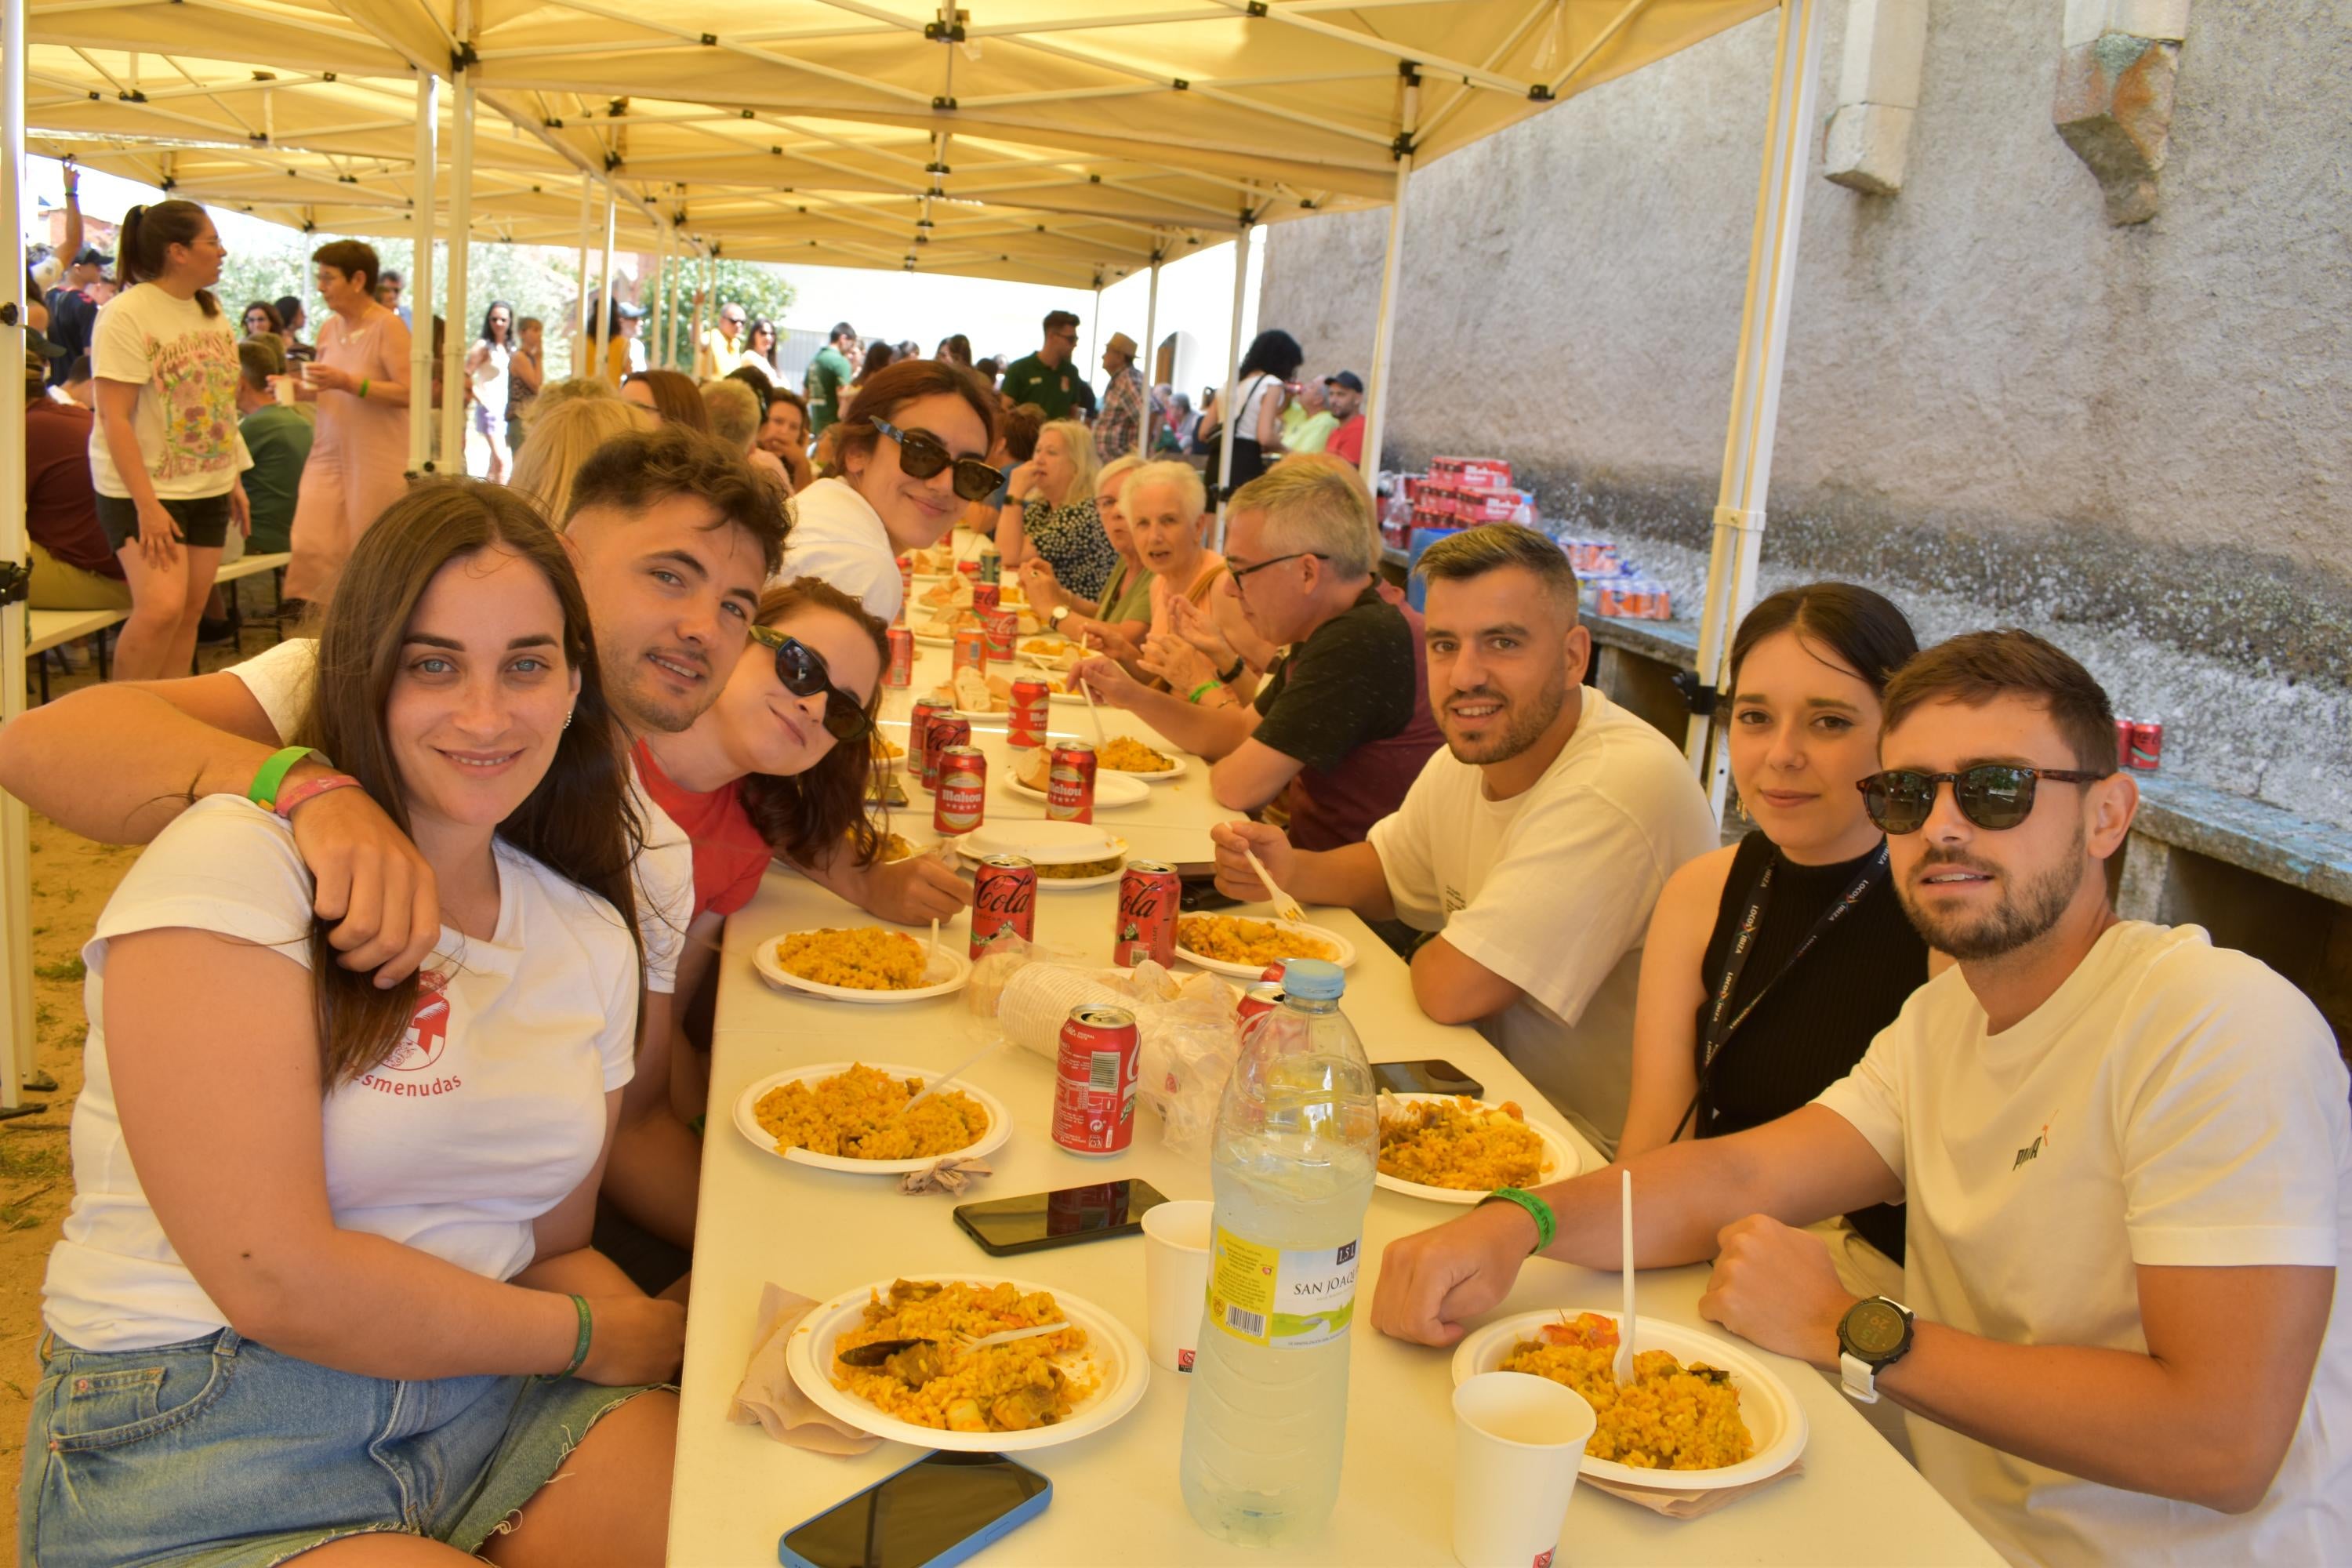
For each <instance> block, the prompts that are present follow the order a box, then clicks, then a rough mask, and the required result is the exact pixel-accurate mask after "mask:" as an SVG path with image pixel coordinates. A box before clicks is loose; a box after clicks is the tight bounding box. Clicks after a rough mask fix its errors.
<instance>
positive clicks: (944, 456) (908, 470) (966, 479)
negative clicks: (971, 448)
mask: <svg viewBox="0 0 2352 1568" xmlns="http://www.w3.org/2000/svg"><path fill="white" fill-rule="evenodd" d="M874 428H876V429H877V430H879V431H881V432H882V434H884V435H885V436H887V437H890V439H892V440H893V441H896V442H898V468H899V471H900V472H901V473H904V474H905V475H906V476H907V477H908V479H929V478H930V477H931V476H932V475H934V474H936V473H938V472H939V471H940V469H941V468H946V467H947V466H948V465H949V464H950V463H953V464H954V465H955V479H954V480H953V481H952V482H953V484H954V486H955V493H956V494H958V495H960V496H961V497H962V498H963V499H964V500H987V499H988V498H989V497H991V496H992V495H994V494H995V493H996V487H997V486H999V485H1001V484H1003V482H1004V476H1003V473H1001V472H999V471H998V470H997V469H996V468H993V467H992V466H991V465H989V464H987V463H983V462H982V461H981V460H980V459H979V458H959V457H957V456H956V455H955V454H954V453H952V452H950V451H949V450H948V449H947V447H945V446H943V445H942V444H941V443H940V438H939V437H937V436H934V435H932V434H931V433H930V432H929V431H928V430H901V429H899V428H898V426H896V425H893V424H891V423H890V422H889V421H888V420H887V419H877V420H876V421H874Z"/></svg>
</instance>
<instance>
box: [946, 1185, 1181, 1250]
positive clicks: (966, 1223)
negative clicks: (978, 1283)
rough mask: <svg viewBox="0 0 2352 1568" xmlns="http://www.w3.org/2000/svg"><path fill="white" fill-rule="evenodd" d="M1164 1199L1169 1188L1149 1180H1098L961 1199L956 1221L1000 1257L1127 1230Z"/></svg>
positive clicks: (1137, 1225)
mask: <svg viewBox="0 0 2352 1568" xmlns="http://www.w3.org/2000/svg"><path fill="white" fill-rule="evenodd" d="M1167 1201H1168V1198H1167V1194H1164V1193H1162V1192H1161V1191H1160V1189H1159V1188H1158V1187H1155V1186H1153V1185H1152V1184H1150V1182H1145V1181H1139V1180H1134V1179H1129V1180H1125V1181H1118V1182H1097V1183H1096V1184H1094V1185H1092V1186H1088V1187H1064V1188H1062V1189H1060V1190H1059V1191H1057V1192H1051V1193H1029V1194H1025V1195H1024V1196H1021V1197H1017V1198H991V1199H990V1200H989V1201H988V1202H986V1203H984V1204H964V1205H960V1206H959V1207H958V1208H957V1209H956V1211H955V1222H956V1224H958V1225H960V1226H963V1228H964V1234H966V1235H967V1236H969V1237H971V1238H972V1239H973V1240H974V1241H976V1242H978V1243H980V1247H981V1250H982V1251H983V1252H985V1253H988V1254H989V1255H990V1256H992V1257H995V1258H1003V1257H1007V1256H1009V1255H1011V1254H1013V1253H1015V1252H1035V1251H1038V1250H1040V1249H1041V1248H1044V1247H1070V1246H1075V1245H1076V1243H1078V1242H1081V1241H1099V1240H1101V1239H1102V1238H1103V1237H1107V1236H1131V1235H1133V1234H1134V1233H1135V1232H1137V1231H1139V1230H1141V1229H1142V1228H1143V1216H1144V1215H1145V1214H1146V1213H1147V1212H1149V1211H1150V1210H1152V1209H1156V1208H1158V1207H1159V1206H1160V1205H1161V1204H1164V1203H1166V1202H1167Z"/></svg>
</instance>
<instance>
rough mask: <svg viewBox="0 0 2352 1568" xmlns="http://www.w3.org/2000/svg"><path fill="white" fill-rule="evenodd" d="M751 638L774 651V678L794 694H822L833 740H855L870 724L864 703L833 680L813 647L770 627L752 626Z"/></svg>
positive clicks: (826, 723) (826, 720)
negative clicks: (836, 684)
mask: <svg viewBox="0 0 2352 1568" xmlns="http://www.w3.org/2000/svg"><path fill="white" fill-rule="evenodd" d="M751 640H752V641H754V642H756V643H758V644H760V645H761V647H771V648H773V649H775V650H776V679H778V680H781V681H782V682H783V684H784V689H785V690H787V691H789V692H791V693H792V694H793V696H795V697H814V696H815V695H816V694H817V693H818V692H820V691H822V692H823V693H824V732H825V733H826V734H828V735H831V736H832V737H833V738H834V739H835V740H836V741H855V740H856V739H857V738H858V737H859V736H860V735H863V734H865V733H866V731H867V730H868V729H870V728H872V727H873V721H872V720H870V719H868V718H867V717H866V705H865V704H864V703H862V702H859V701H857V700H855V699H853V698H852V697H851V696H850V695H849V694H848V693H847V692H845V691H844V690H842V689H841V688H839V687H838V686H835V684H834V683H833V677H832V675H831V674H830V673H829V672H828V671H827V670H826V669H825V668H824V659H823V658H820V657H818V655H817V652H816V650H815V649H814V648H813V647H809V646H808V645H807V644H806V643H804V642H803V641H801V639H800V638H798V637H792V636H789V635H787V634H785V633H783V632H780V631H778V630H777V629H776V628H775V627H773V626H753V627H752V628H751Z"/></svg>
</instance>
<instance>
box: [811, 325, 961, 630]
mask: <svg viewBox="0 0 2352 1568" xmlns="http://www.w3.org/2000/svg"><path fill="white" fill-rule="evenodd" d="M825 435H826V437H828V439H829V441H830V443H831V453H832V467H831V468H830V470H829V471H828V473H827V475H826V477H825V478H824V479H819V480H817V481H816V482H815V483H814V484H812V485H810V486H808V487H807V488H806V489H803V490H801V491H800V492H799V493H798V494H796V495H794V496H793V500H792V516H793V521H792V528H791V531H789V532H788V533H787V534H786V535H785V537H784V564H783V568H782V571H780V572H779V573H778V574H776V576H775V578H774V579H773V580H774V581H776V582H780V583H789V582H791V581H793V579H794V578H798V577H822V578H824V580H825V581H826V582H828V583H830V584H833V585H834V586H835V587H836V588H839V589H841V590H842V591H843V592H844V593H846V594H850V595H854V596H856V598H857V599H858V600H859V601H860V602H862V603H863V604H864V605H865V606H866V610H867V612H868V613H869V614H871V615H873V616H876V617H877V618H878V619H879V620H881V621H882V622H883V623H884V624H885V625H887V624H888V623H889V622H891V621H892V620H895V619H896V618H897V617H898V612H899V610H900V608H901V607H902V602H903V599H904V588H903V586H902V584H900V583H899V581H898V557H899V556H901V555H903V554H905V553H906V552H908V551H910V550H927V549H929V547H930V546H932V545H934V544H936V543H938V542H940V539H941V538H942V537H944V536H945V535H946V533H947V531H948V530H949V529H950V528H952V527H953V526H954V525H955V520H956V519H957V517H958V516H960V515H961V513H962V511H963V509H964V503H965V502H967V501H975V500H984V499H985V498H986V497H988V496H989V495H991V494H992V493H994V491H995V489H996V487H997V485H998V484H999V483H1000V482H1001V481H1002V479H1003V475H1002V474H1000V473H998V472H997V471H996V470H995V469H994V468H991V467H989V465H988V462H987V454H988V449H989V445H990V443H992V441H994V440H995V438H996V399H995V398H994V397H992V395H990V394H989V393H988V391H987V390H986V389H985V388H983V387H982V385H981V384H980V383H979V382H978V381H977V380H976V379H974V378H973V376H972V375H971V374H970V373H969V372H967V371H964V370H961V369H960V368H958V367H957V366H955V365H951V364H941V363H940V362H939V361H937V360H929V359H911V360H903V361H901V362H899V363H897V364H894V365H892V366H890V367H889V368H888V369H887V370H884V371H881V372H880V373H878V374H876V375H875V376H874V377H873V379H872V380H870V381H868V382H866V384H864V385H863V386H861V387H860V388H859V389H858V393H857V396H856V401H854V402H852V403H851V404H850V405H849V413H848V414H847V416H845V417H844V418H843V419H842V421H841V422H840V423H839V424H838V425H835V426H833V427H832V428H831V429H829V430H827V431H826V432H825Z"/></svg>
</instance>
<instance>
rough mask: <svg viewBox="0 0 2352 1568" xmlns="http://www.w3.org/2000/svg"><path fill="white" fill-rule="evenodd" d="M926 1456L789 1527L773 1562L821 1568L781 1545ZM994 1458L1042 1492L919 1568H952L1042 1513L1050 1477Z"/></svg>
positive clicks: (1051, 1492) (1051, 1486)
mask: <svg viewBox="0 0 2352 1568" xmlns="http://www.w3.org/2000/svg"><path fill="white" fill-rule="evenodd" d="M930 1457H931V1456H930V1455H929V1454H925V1455H923V1456H922V1457H921V1458H918V1459H916V1460H915V1461H914V1464H908V1465H901V1466H900V1467H899V1468H897V1469H895V1470H893V1471H891V1472H890V1473H889V1474H888V1475H887V1476H885V1477H883V1478H882V1479H880V1480H878V1481H876V1482H875V1483H874V1484H873V1485H872V1486H870V1487H867V1488H866V1489H865V1491H856V1492H852V1493H851V1494H850V1495H849V1496H847V1497H845V1498H844V1499H842V1500H841V1502H837V1503H835V1504H834V1505H833V1507H832V1508H825V1509H820V1510H817V1511H816V1512H814V1513H813V1514H811V1515H809V1516H808V1518H807V1519H804V1520H802V1521H800V1523H799V1524H795V1525H793V1527H792V1530H787V1531H784V1532H783V1534H782V1535H780V1536H778V1537H776V1561H777V1562H779V1563H782V1564H783V1568H823V1565H822V1564H819V1563H812V1562H810V1561H809V1560H808V1559H807V1558H805V1557H803V1556H802V1555H801V1554H800V1553H799V1552H795V1551H793V1549H792V1548H791V1547H789V1546H787V1545H785V1544H784V1542H787V1541H789V1540H790V1539H791V1538H792V1533H793V1530H798V1529H800V1528H801V1527H802V1526H803V1525H806V1524H808V1523H810V1522H812V1521H815V1520H820V1519H823V1518H824V1516H825V1515H826V1514H828V1513H831V1512H832V1511H833V1510H834V1509H836V1508H839V1507H841V1506H842V1505H843V1504H844V1503H849V1502H854V1501H856V1500H857V1499H859V1498H862V1497H864V1496H865V1495H866V1492H872V1491H879V1490H880V1489H882V1488H884V1487H887V1486H888V1485H889V1484H890V1483H891V1482H892V1481H894V1480H897V1479H898V1478H899V1477H900V1476H903V1475H905V1474H906V1473H907V1472H908V1470H911V1469H913V1468H915V1465H919V1464H921V1463H923V1462H924V1460H926V1459H929V1458H930ZM997 1457H998V1458H1003V1459H1004V1462H1005V1463H1006V1464H1008V1465H1012V1466H1013V1467H1014V1468H1018V1469H1023V1470H1028V1471H1029V1473H1030V1474H1031V1475H1033V1476H1037V1479H1039V1480H1041V1481H1044V1482H1045V1489H1044V1490H1043V1491H1041V1492H1039V1493H1038V1494H1037V1495H1036V1496H1035V1497H1033V1498H1031V1499H1030V1500H1028V1501H1026V1502H1024V1503H1023V1504H1021V1506H1020V1507H1018V1508H1015V1509H1013V1510H1011V1511H1010V1512H1007V1513H1003V1514H1000V1515H998V1516H997V1517H996V1518H995V1519H993V1520H991V1521H989V1522H988V1523H986V1524H984V1525H982V1526H981V1528H980V1529H978V1530H976V1531H972V1532H971V1534H970V1535H967V1536H965V1537H964V1538H963V1539H962V1540H961V1541H959V1542H956V1543H955V1544H954V1545H953V1546H950V1547H949V1548H948V1549H947V1550H946V1551H945V1552H940V1554H939V1555H938V1556H936V1557H934V1558H932V1559H930V1560H929V1562H927V1563H923V1564H921V1568H955V1564H957V1563H961V1562H962V1561H963V1560H964V1559H965V1558H967V1557H970V1556H971V1554H972V1553H973V1552H978V1551H979V1550H980V1549H981V1548H982V1547H984V1546H991V1545H993V1544H994V1543H995V1542H998V1541H999V1540H1001V1539H1003V1536H1004V1535H1005V1534H1006V1533H1007V1532H1008V1531H1013V1530H1015V1529H1017V1528H1019V1527H1020V1526H1022V1525H1024V1524H1026V1523H1028V1522H1029V1521H1031V1520H1033V1519H1034V1518H1036V1517H1037V1516H1038V1515H1039V1514H1041V1513H1043V1512H1045V1505H1046V1504H1047V1503H1049V1502H1051V1501H1053V1500H1054V1483H1053V1481H1052V1479H1050V1478H1048V1477H1045V1476H1042V1475H1038V1473H1037V1472H1036V1471H1035V1470H1030V1469H1029V1467H1028V1466H1026V1465H1024V1464H1022V1463H1021V1462H1020V1461H1019V1460H1018V1459H1013V1458H1006V1457H1005V1456H1003V1455H999V1456H997Z"/></svg>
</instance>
